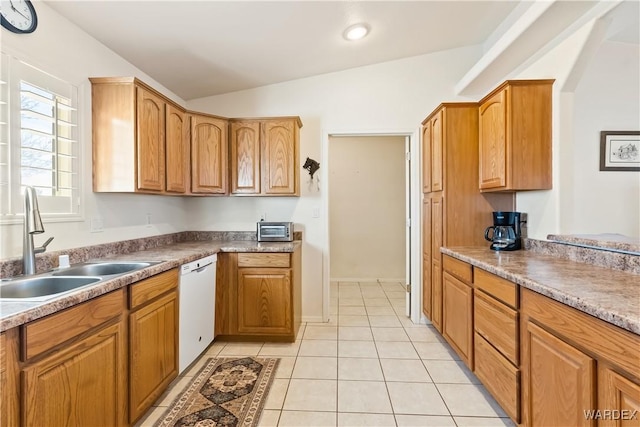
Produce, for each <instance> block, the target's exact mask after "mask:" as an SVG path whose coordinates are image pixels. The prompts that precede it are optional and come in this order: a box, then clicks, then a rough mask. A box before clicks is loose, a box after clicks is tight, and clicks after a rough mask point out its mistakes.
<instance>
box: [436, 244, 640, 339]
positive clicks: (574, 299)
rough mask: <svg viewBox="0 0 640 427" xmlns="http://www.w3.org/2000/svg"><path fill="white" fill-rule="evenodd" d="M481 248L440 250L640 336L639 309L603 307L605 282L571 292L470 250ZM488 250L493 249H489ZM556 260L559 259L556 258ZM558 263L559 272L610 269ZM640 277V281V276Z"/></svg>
mask: <svg viewBox="0 0 640 427" xmlns="http://www.w3.org/2000/svg"><path fill="white" fill-rule="evenodd" d="M478 249H479V248H446V247H442V248H440V251H441V252H442V253H443V254H445V255H449V256H451V257H453V258H456V259H459V260H460V261H464V262H467V263H469V264H471V265H473V266H475V267H479V268H481V269H483V270H486V271H488V272H490V273H493V274H495V275H497V276H499V277H502V278H503V279H506V280H509V281H512V282H514V283H516V284H518V285H520V286H523V287H525V288H527V289H530V290H532V291H534V292H537V293H539V294H541V295H545V296H547V297H549V298H551V299H553V300H555V301H558V302H560V303H562V304H565V305H567V306H570V307H573V308H575V309H577V310H579V311H581V312H583V313H586V314H589V315H592V316H594V317H596V318H598V319H601V320H603V321H605V322H607V323H610V324H612V325H615V326H618V327H620V328H623V329H625V330H627V331H630V332H633V333H635V334H639V335H640V309H637V310H635V311H629V310H625V309H624V308H622V307H621V308H620V309H619V310H618V309H617V307H614V308H612V307H609V308H604V307H602V305H601V304H600V303H599V298H598V297H597V295H598V293H599V292H600V293H602V294H603V295H604V294H605V291H604V290H603V289H601V288H600V289H599V287H600V286H601V285H592V286H590V287H588V288H586V287H587V286H588V284H584V283H583V284H581V286H583V287H585V289H584V292H567V291H566V290H563V289H560V288H559V287H557V286H554V285H553V284H550V283H548V282H545V281H544V280H543V279H539V278H536V277H530V276H529V275H527V274H522V273H519V272H515V271H514V270H515V266H514V267H510V265H509V263H508V262H506V263H505V262H503V260H500V261H499V262H500V265H497V263H498V261H496V263H492V262H487V261H485V260H482V259H478V258H477V257H474V256H473V255H469V254H468V252H470V251H477V250H478ZM486 250H487V251H489V250H488V249H486ZM465 252H467V253H465ZM520 252H526V257H527V258H531V260H537V261H541V260H542V261H544V260H548V258H550V257H549V256H547V255H539V254H534V253H529V251H520ZM552 261H553V262H555V261H556V259H554V260H552ZM557 262H558V263H559V267H558V268H559V270H558V274H561V273H562V271H561V270H560V269H561V268H562V267H561V266H562V265H565V264H566V263H574V264H578V265H580V266H581V267H580V268H582V269H583V270H585V271H587V270H590V271H591V272H592V273H593V274H599V273H606V272H607V271H608V270H607V269H604V268H602V267H593V266H590V265H587V264H581V263H577V262H573V261H567V260H557ZM549 268H553V267H549ZM547 273H548V272H547ZM612 274H621V275H628V276H629V277H633V276H635V277H637V275H634V274H632V273H624V272H616V273H612ZM533 276H535V274H533ZM632 280H633V279H632ZM638 280H640V278H639V279H638ZM637 289H638V296H640V287H638V288H637ZM580 293H582V294H583V295H580ZM621 298H623V297H621ZM623 299H624V298H623ZM634 314H635V315H634Z"/></svg>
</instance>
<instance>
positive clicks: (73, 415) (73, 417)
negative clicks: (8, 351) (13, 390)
mask: <svg viewBox="0 0 640 427" xmlns="http://www.w3.org/2000/svg"><path fill="white" fill-rule="evenodd" d="M126 366H127V363H126V329H125V323H124V321H123V320H119V321H117V322H116V323H111V324H109V325H108V326H105V327H102V328H100V329H99V330H98V331H96V332H95V333H92V334H91V335H89V336H86V337H84V338H82V339H79V340H77V342H75V343H74V344H72V345H70V346H68V347H66V348H64V349H62V350H61V351H58V352H54V353H52V354H51V355H49V356H48V357H45V358H44V359H42V360H39V361H37V362H34V363H31V364H29V365H28V366H27V367H25V368H24V369H23V370H22V416H23V425H25V426H78V427H82V426H124V425H127V419H126V412H127V411H126V383H127V375H126V372H127V369H126Z"/></svg>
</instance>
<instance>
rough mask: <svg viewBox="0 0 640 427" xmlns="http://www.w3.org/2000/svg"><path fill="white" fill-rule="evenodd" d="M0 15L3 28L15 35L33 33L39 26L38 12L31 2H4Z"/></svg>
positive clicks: (16, 0)
mask: <svg viewBox="0 0 640 427" xmlns="http://www.w3.org/2000/svg"><path fill="white" fill-rule="evenodd" d="M0 14H1V15H2V16H1V18H2V26H3V27H4V28H6V29H7V30H9V31H11V32H13V33H18V34H26V33H33V32H34V31H35V29H36V27H37V26H38V16H37V15H36V10H35V9H34V7H33V4H31V2H30V1H29V0H2V1H0Z"/></svg>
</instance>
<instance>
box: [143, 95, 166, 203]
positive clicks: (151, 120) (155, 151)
mask: <svg viewBox="0 0 640 427" xmlns="http://www.w3.org/2000/svg"><path fill="white" fill-rule="evenodd" d="M136 92H137V94H136V96H137V102H136V109H137V119H136V129H137V132H136V135H137V141H136V142H137V143H136V166H137V169H138V183H137V186H138V189H139V190H152V191H162V190H164V170H165V164H164V132H165V128H164V123H165V120H164V119H165V117H164V110H165V102H164V100H163V99H162V98H160V97H159V96H157V95H155V94H154V93H152V92H151V91H148V90H146V89H144V88H142V87H138V88H136Z"/></svg>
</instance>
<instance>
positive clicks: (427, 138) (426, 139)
mask: <svg viewBox="0 0 640 427" xmlns="http://www.w3.org/2000/svg"><path fill="white" fill-rule="evenodd" d="M442 111H443V109H442V108H439V109H437V110H436V111H435V112H434V113H432V114H431V115H430V116H429V117H427V118H426V119H425V120H424V121H423V122H422V192H423V193H430V192H432V191H442V190H443V188H444V181H443V173H442V166H443V150H444V145H443V144H444V142H443V135H442V120H443V113H442Z"/></svg>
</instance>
